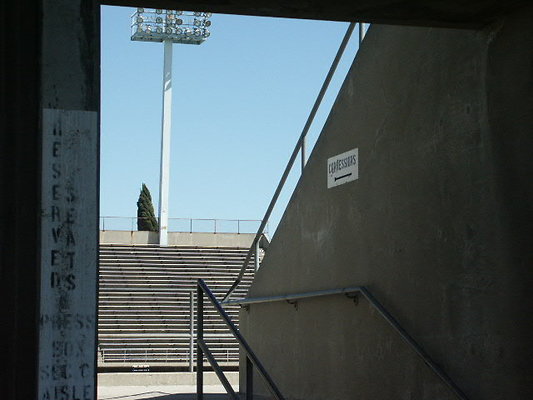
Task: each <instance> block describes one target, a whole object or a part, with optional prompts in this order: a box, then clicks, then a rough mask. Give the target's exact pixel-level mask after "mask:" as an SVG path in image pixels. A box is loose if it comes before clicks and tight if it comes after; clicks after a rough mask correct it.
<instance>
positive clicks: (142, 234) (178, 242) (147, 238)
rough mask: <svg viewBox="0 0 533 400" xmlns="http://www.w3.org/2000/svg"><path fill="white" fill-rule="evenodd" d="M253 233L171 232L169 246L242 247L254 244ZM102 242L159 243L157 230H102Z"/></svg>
mask: <svg viewBox="0 0 533 400" xmlns="http://www.w3.org/2000/svg"><path fill="white" fill-rule="evenodd" d="M254 237H255V234H252V233H201V232H193V233H188V232H169V234H168V245H169V246H205V247H241V248H246V247H250V246H251V245H252V241H253V240H254ZM100 243H102V244H128V245H136V244H137V245H146V244H159V236H158V233H157V232H148V231H100Z"/></svg>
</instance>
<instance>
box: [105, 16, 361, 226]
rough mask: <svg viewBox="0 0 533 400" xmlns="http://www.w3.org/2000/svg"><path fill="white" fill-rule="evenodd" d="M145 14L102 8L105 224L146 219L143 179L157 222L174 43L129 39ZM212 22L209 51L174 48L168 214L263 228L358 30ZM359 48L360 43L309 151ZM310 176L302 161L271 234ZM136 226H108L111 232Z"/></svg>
mask: <svg viewBox="0 0 533 400" xmlns="http://www.w3.org/2000/svg"><path fill="white" fill-rule="evenodd" d="M134 11H135V9H133V8H126V7H109V6H103V7H102V64H101V73H102V100H101V101H102V103H101V104H102V120H101V189H100V200H101V201H100V215H101V216H123V217H133V216H135V215H136V212H137V208H136V207H137V206H136V202H137V199H138V196H139V190H140V187H141V184H142V183H143V182H144V183H146V185H147V186H148V187H149V189H150V191H151V193H152V197H153V200H154V206H155V208H156V213H157V204H158V191H159V190H158V186H159V157H160V137H161V104H162V95H161V89H162V69H163V45H162V44H161V43H146V42H132V41H130V29H129V26H130V16H131V14H133V12H134ZM211 20H212V23H213V24H212V26H211V28H210V30H211V36H210V37H209V38H208V40H207V41H206V42H205V43H203V44H202V45H200V46H195V45H183V44H176V45H174V57H173V107H172V113H173V115H172V139H171V171H170V199H169V216H170V217H171V218H172V217H180V218H218V219H261V218H262V217H263V215H264V213H265V211H266V208H267V206H268V203H269V201H270V199H271V198H272V195H273V193H274V190H275V188H276V185H277V183H278V181H279V179H280V177H281V174H282V172H283V169H284V168H285V165H286V164H287V161H288V159H289V157H290V154H291V152H292V150H293V148H294V145H295V144H296V141H297V139H298V137H299V135H300V133H301V130H302V128H303V126H304V124H305V121H306V119H307V117H308V115H309V112H310V110H311V107H312V106H313V103H314V101H315V99H316V96H317V94H318V92H319V90H320V87H321V85H322V83H323V81H324V78H325V76H326V74H327V72H328V70H329V67H330V65H331V63H332V61H333V58H334V56H335V53H336V52H337V49H338V47H339V45H340V42H341V40H342V37H343V36H344V33H345V32H346V29H347V27H348V24H347V23H341V22H329V21H311V20H293V19H282V18H262V17H246V16H235V15H221V14H214V15H213V16H212V18H211ZM356 51H357V37H356V35H355V34H354V35H353V37H352V39H351V41H350V45H349V46H348V48H347V50H346V53H345V56H344V57H343V60H342V62H341V65H340V67H339V69H338V71H337V73H336V76H335V78H334V80H333V82H332V84H331V86H330V89H329V90H328V94H327V96H326V98H325V101H324V102H323V104H322V107H321V109H320V111H319V114H318V115H317V118H316V119H315V123H314V124H313V127H312V129H311V131H310V136H309V147H311V146H312V144H314V142H315V141H316V138H317V137H318V135H319V134H320V131H321V129H322V126H323V124H324V122H325V120H326V118H327V115H328V113H329V110H330V109H331V105H332V103H333V101H334V100H335V97H336V95H337V92H338V90H339V87H340V85H341V84H342V82H343V80H344V78H345V76H346V73H347V70H348V68H349V67H350V65H351V63H352V61H353V58H354V56H355V53H356ZM299 174H300V168H299V163H296V164H295V168H294V169H293V172H292V173H291V176H290V179H289V182H288V184H287V185H286V187H285V189H284V192H283V194H282V197H281V198H280V201H279V202H278V205H277V207H276V209H275V210H274V213H273V216H272V218H271V221H270V231H271V233H272V231H273V230H274V228H275V226H277V223H278V222H279V219H280V218H281V216H282V214H283V210H284V209H285V206H286V204H287V201H288V200H289V198H290V195H291V193H292V191H293V190H294V187H295V185H296V183H297V179H298V177H299ZM128 224H129V225H128ZM130 225H131V223H128V222H125V220H123V221H121V222H120V224H119V223H118V222H114V223H113V222H111V220H107V221H106V228H107V229H113V228H115V229H124V228H125V227H127V226H130ZM170 228H171V230H172V223H171V224H170Z"/></svg>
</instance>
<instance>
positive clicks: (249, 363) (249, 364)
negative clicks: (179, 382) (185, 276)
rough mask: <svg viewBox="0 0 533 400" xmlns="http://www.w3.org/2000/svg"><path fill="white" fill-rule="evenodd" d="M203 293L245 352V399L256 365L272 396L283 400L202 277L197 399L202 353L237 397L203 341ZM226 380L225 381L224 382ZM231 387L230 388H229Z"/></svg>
mask: <svg viewBox="0 0 533 400" xmlns="http://www.w3.org/2000/svg"><path fill="white" fill-rule="evenodd" d="M204 294H205V295H206V296H207V298H208V299H209V301H210V302H211V304H212V305H213V307H214V308H215V310H216V311H217V312H218V314H219V315H220V316H221V317H222V319H223V320H224V323H225V324H226V325H227V327H228V328H229V330H230V332H231V333H232V334H233V336H234V337H235V339H237V341H238V342H239V344H240V345H241V348H242V349H243V350H244V351H245V352H246V399H251V398H252V396H253V373H252V371H253V370H252V368H253V367H256V368H257V371H258V372H259V375H261V377H262V378H263V379H264V380H265V382H266V383H267V387H268V390H269V391H270V393H271V394H272V396H274V398H275V399H277V400H285V399H284V397H283V395H282V394H281V392H280V391H279V389H278V387H277V386H276V384H275V383H274V381H273V380H272V378H271V377H270V375H269V374H268V372H267V371H266V369H265V368H264V367H263V364H262V363H261V361H259V359H258V358H257V356H256V355H255V353H254V352H253V350H252V348H251V347H250V345H249V344H248V342H247V341H246V340H245V339H244V337H243V336H242V335H241V333H240V332H239V329H237V327H236V326H235V324H234V323H233V321H232V320H231V318H230V316H229V315H228V314H227V313H226V311H225V310H224V308H223V307H222V305H221V304H220V302H219V301H218V300H217V299H216V297H215V295H214V294H213V292H211V289H209V287H208V286H207V284H206V283H205V282H204V281H203V279H198V287H197V296H196V301H197V315H198V318H197V340H196V351H197V356H196V393H197V399H198V400H203V398H204V396H203V382H204V378H203V370H204V365H203V359H204V353H205V355H206V358H207V360H208V361H209V363H210V364H211V366H212V367H213V369H214V370H215V373H216V374H217V376H218V377H219V378H220V380H221V382H222V384H223V385H224V387H225V388H226V391H227V392H228V394H229V395H230V396H232V397H233V398H234V399H237V397H235V396H236V395H235V392H234V391H233V389H232V388H231V385H229V383H228V384H227V386H228V387H227V386H226V383H227V380H226V378H225V376H224V372H223V371H222V369H221V368H220V366H219V365H218V363H217V362H216V361H215V359H214V358H213V356H212V354H211V353H210V352H209V349H208V347H207V345H206V343H205V341H204V338H203V334H204V322H203V316H204ZM225 382H226V383H225ZM230 389H231V390H230Z"/></svg>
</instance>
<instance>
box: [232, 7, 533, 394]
mask: <svg viewBox="0 0 533 400" xmlns="http://www.w3.org/2000/svg"><path fill="white" fill-rule="evenodd" d="M532 20H533V10H532V9H529V10H525V11H524V12H522V13H520V14H517V15H513V16H510V17H508V18H505V19H502V20H501V21H499V23H497V24H495V25H493V26H490V27H489V28H487V29H485V30H484V31H461V30H447V29H429V28H407V27H392V26H373V27H372V28H371V29H370V31H369V33H368V35H367V37H366V39H365V42H364V45H363V48H362V50H361V51H360V53H359V55H358V57H357V59H356V61H355V63H354V65H353V66H352V69H351V71H350V74H349V76H348V78H347V80H346V81H345V83H344V86H343V88H342V91H341V93H340V95H339V97H338V99H337V101H336V103H335V106H334V108H333V110H332V112H331V115H330V117H329V119H328V122H327V124H326V125H325V127H324V130H323V132H322V134H321V136H320V138H319V141H318V143H317V145H316V147H315V149H314V151H313V153H312V155H311V157H310V160H309V163H308V164H307V166H306V169H305V172H304V174H303V176H302V178H301V180H300V182H299V184H298V186H297V188H296V191H295V193H294V194H293V196H292V199H291V201H290V203H289V206H288V208H287V210H286V212H285V214H284V217H283V219H282V221H281V223H280V225H279V227H278V230H277V233H276V235H275V236H274V238H273V239H272V242H271V244H270V248H269V251H268V253H267V255H266V257H265V259H264V261H263V264H262V268H261V269H260V270H259V271H258V273H257V274H256V277H255V281H254V283H253V285H252V288H251V290H250V294H249V295H250V296H251V297H255V296H268V295H276V294H288V293H294V292H305V291H310V290H320V289H330V288H339V287H347V286H355V285H365V286H367V287H368V288H369V290H370V291H371V292H372V293H373V294H374V295H375V296H376V297H377V298H378V299H379V301H381V302H382V304H383V305H384V306H385V307H386V308H387V309H388V310H389V311H390V312H391V313H392V314H393V315H394V316H395V317H396V318H397V319H398V320H399V321H400V323H401V324H403V326H404V328H405V329H406V330H407V331H408V332H409V333H410V334H411V335H412V336H413V337H414V338H415V339H416V340H417V341H418V342H419V343H420V344H421V345H422V346H423V347H424V348H425V349H426V351H427V352H428V353H429V354H430V356H431V357H433V358H434V359H435V361H436V362H437V363H438V364H440V365H441V366H442V368H443V369H444V370H445V371H446V372H447V373H448V374H449V375H450V376H451V378H452V379H453V380H454V381H455V382H456V384H457V385H459V387H461V388H462V389H463V390H464V392H465V393H466V394H467V395H468V397H469V398H470V399H485V400H491V399H494V400H496V399H524V400H525V399H530V398H532V396H533V392H532V383H531V379H530V375H529V372H528V369H529V362H530V360H531V359H532V355H533V354H532V351H531V347H530V346H529V345H530V340H529V339H530V337H531V331H532V330H531V329H532V328H533V327H532V324H531V317H530V312H531V308H530V307H531V305H532V301H531V299H532V295H531V294H530V293H531V289H530V288H531V277H532V274H531V267H532V262H531V261H532V255H531V251H530V246H531V243H532V240H531V239H532V226H531V221H532V220H533V218H532V206H531V204H532V197H533V196H532V190H533V179H532V178H533V176H532V173H533V157H531V154H530V149H531V148H532V146H531V145H532V135H531V134H532V132H531V129H532V127H533V110H532V108H533V52H532V51H531V43H533V25H532V24H531V21H532ZM352 148H358V149H359V179H358V180H356V181H353V182H350V183H346V184H344V185H341V186H338V187H335V188H331V189H327V186H326V177H327V171H326V163H327V159H328V158H329V157H332V156H334V155H336V154H340V153H343V152H345V151H347V150H350V149H352ZM240 321H241V322H240V326H241V330H242V331H243V333H244V335H245V337H247V338H249V341H250V344H251V345H252V347H253V348H254V350H255V351H256V352H257V354H258V356H259V357H260V358H261V360H263V361H264V363H265V365H266V367H267V369H268V370H269V371H270V372H271V373H272V375H273V378H274V380H275V381H276V382H277V383H278V384H279V386H280V389H281V391H282V393H283V394H284V395H285V396H286V398H289V399H307V400H313V399H317V400H318V399H326V398H327V399H330V400H334V399H354V398H357V399H369V400H370V399H372V400H385V399H393V398H394V399H427V400H430V399H431V400H434V399H452V398H454V397H453V395H451V393H450V392H449V391H448V390H447V389H446V387H445V386H444V385H443V384H442V383H441V382H440V381H439V380H438V379H437V378H436V376H435V375H433V373H432V372H430V371H429V369H428V368H427V367H426V365H425V364H424V363H423V362H422V361H421V360H420V359H419V358H417V356H416V355H415V353H414V352H413V351H412V350H411V349H410V348H408V347H407V345H406V344H405V343H404V342H402V340H401V339H399V337H398V335H397V334H396V333H395V332H394V331H392V329H391V328H390V327H389V326H388V325H387V323H386V322H384V321H383V320H382V318H381V317H380V315H379V314H378V313H377V312H375V311H374V310H373V309H372V308H371V307H370V306H369V304H368V303H367V302H366V301H365V300H364V299H360V300H359V302H358V303H354V302H353V301H352V300H350V299H347V298H346V297H343V296H331V297H324V298H317V299H312V300H302V301H300V302H298V304H297V307H294V306H293V305H290V304H287V303H269V304H263V305H252V306H250V308H249V310H248V311H245V310H243V311H241V316H240ZM241 367H242V365H241ZM259 380H260V379H259V377H256V382H258V381H259ZM241 387H244V382H243V381H241ZM256 392H257V393H258V394H265V393H266V390H265V389H264V387H258V388H257V390H256Z"/></svg>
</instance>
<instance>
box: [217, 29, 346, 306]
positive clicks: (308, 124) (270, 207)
mask: <svg viewBox="0 0 533 400" xmlns="http://www.w3.org/2000/svg"><path fill="white" fill-rule="evenodd" d="M355 25H356V23H355V22H351V23H350V25H349V26H348V29H347V30H346V34H345V35H344V38H343V39H342V42H341V45H340V47H339V50H338V51H337V54H336V55H335V59H334V60H333V63H332V64H331V67H330V69H329V72H328V74H327V76H326V79H325V80H324V83H323V84H322V88H321V89H320V92H319V94H318V96H317V98H316V100H315V104H314V105H313V108H312V109H311V113H310V114H309V117H308V118H307V122H306V123H305V126H304V128H303V130H302V133H301V134H300V137H299V139H298V141H297V142H296V146H294V150H293V151H292V154H291V157H290V159H289V162H288V163H287V166H286V167H285V171H283V175H282V176H281V180H280V181H279V183H278V187H277V188H276V191H275V192H274V196H273V197H272V200H270V204H269V205H268V208H267V210H266V212H265V216H264V217H263V220H262V221H261V225H260V226H259V229H258V230H257V233H256V235H255V238H254V240H253V242H252V245H251V246H250V249H249V250H248V253H247V254H246V259H245V260H244V263H243V265H242V267H241V270H240V271H239V275H238V276H237V279H235V282H233V285H231V287H230V288H229V290H228V292H227V293H226V294H225V296H224V298H223V299H222V301H225V300H227V299H228V298H229V297H230V296H231V294H232V293H233V292H234V291H235V289H236V288H237V286H239V284H240V283H241V280H242V277H243V275H244V272H245V271H246V267H248V263H249V262H250V259H251V258H252V254H253V253H254V251H255V248H256V244H257V242H258V241H259V239H260V237H261V235H262V234H263V231H264V229H265V227H266V224H267V222H268V220H269V219H270V214H272V210H273V209H274V206H275V205H276V202H277V201H278V197H279V195H280V194H281V190H282V189H283V186H284V185H285V181H286V180H287V177H288V176H289V173H290V172H291V169H292V166H293V164H294V161H295V160H296V157H297V156H298V152H299V151H300V149H301V148H302V146H303V145H304V143H305V137H306V136H307V132H308V131H309V128H310V127H311V124H312V123H313V120H314V119H315V115H316V113H317V111H318V108H319V107H320V104H321V103H322V99H323V98H324V95H325V94H326V90H327V88H328V86H329V83H330V82H331V79H332V78H333V74H334V73H335V70H336V69H337V66H338V65H339V62H340V60H341V58H342V55H343V53H344V50H345V49H346V46H347V45H348V42H349V40H350V37H351V36H352V32H353V30H354V29H355ZM302 164H303V163H302Z"/></svg>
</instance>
